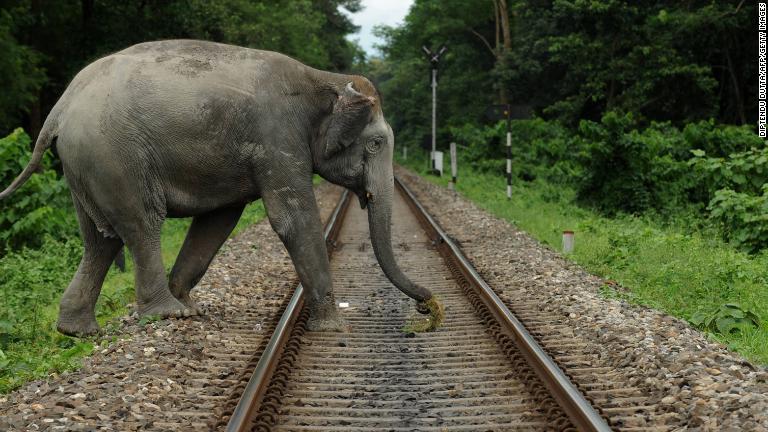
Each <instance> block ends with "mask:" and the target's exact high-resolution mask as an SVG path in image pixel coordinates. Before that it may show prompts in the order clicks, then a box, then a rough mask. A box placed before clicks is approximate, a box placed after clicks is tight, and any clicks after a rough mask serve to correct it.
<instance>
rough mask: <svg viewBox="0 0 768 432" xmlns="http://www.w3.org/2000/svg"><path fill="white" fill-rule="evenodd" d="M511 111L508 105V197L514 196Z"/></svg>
mask: <svg viewBox="0 0 768 432" xmlns="http://www.w3.org/2000/svg"><path fill="white" fill-rule="evenodd" d="M509 111H510V109H509V107H507V199H511V198H512V131H511V129H510V125H509V117H510V112H509Z"/></svg>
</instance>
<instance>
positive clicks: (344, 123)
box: [325, 82, 376, 158]
mask: <svg viewBox="0 0 768 432" xmlns="http://www.w3.org/2000/svg"><path fill="white" fill-rule="evenodd" d="M375 101H376V99H375V98H373V97H370V96H364V95H362V94H361V93H359V92H358V91H357V90H355V89H354V88H353V87H352V83H351V82H350V83H349V84H347V86H346V87H345V88H344V90H342V91H341V93H340V94H339V95H338V98H337V100H336V103H335V104H334V106H333V113H331V116H330V119H329V120H330V121H329V123H328V129H327V132H326V134H325V140H326V141H325V157H326V158H327V157H329V156H331V155H333V154H334V153H336V152H339V151H341V150H343V149H345V148H347V147H349V146H350V145H352V143H353V142H355V140H356V139H357V137H358V136H360V133H361V132H362V131H363V129H364V128H365V125H366V124H368V119H369V118H370V115H371V109H372V107H373V104H374V103H375Z"/></svg>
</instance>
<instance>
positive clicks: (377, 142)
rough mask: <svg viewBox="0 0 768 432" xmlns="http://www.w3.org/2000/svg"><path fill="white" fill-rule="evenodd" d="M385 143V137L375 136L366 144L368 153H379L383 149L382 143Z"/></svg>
mask: <svg viewBox="0 0 768 432" xmlns="http://www.w3.org/2000/svg"><path fill="white" fill-rule="evenodd" d="M383 143H384V137H373V138H371V139H370V140H368V142H367V143H366V144H365V150H366V151H368V153H377V152H378V151H379V150H381V145H382V144H383Z"/></svg>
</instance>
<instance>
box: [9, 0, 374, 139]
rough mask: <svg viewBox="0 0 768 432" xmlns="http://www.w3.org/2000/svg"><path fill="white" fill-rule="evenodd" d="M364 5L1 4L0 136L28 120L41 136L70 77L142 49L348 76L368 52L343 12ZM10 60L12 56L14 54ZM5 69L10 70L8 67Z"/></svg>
mask: <svg viewBox="0 0 768 432" xmlns="http://www.w3.org/2000/svg"><path fill="white" fill-rule="evenodd" d="M340 7H344V8H346V9H348V10H350V11H356V10H359V9H360V1H359V0H317V1H315V0H144V1H140V2H139V1H122V0H59V1H55V2H42V1H40V0H0V14H2V15H0V47H3V48H5V51H4V54H3V57H2V60H0V62H2V61H6V62H7V63H8V64H7V65H5V66H6V67H5V68H3V70H2V71H0V77H3V79H7V80H8V81H9V82H10V83H9V85H7V86H5V88H4V89H8V88H10V89H12V91H11V92H10V94H4V95H3V96H0V133H4V132H7V131H10V130H12V129H13V128H14V127H15V126H17V124H16V123H17V122H18V121H19V120H20V119H22V118H23V119H24V126H25V127H26V128H27V130H29V131H30V132H31V133H32V135H33V136H34V135H36V132H37V130H39V127H40V125H41V123H42V119H43V118H44V117H45V114H46V113H47V112H48V110H50V108H51V107H52V106H53V104H54V103H55V102H56V100H57V99H58V98H59V96H60V95H61V93H62V92H63V91H64V89H65V88H66V85H67V84H68V83H69V81H70V80H71V79H72V77H73V76H74V75H75V74H76V73H77V72H78V71H79V70H80V69H82V68H83V67H84V66H85V65H87V64H88V63H90V62H92V61H93V60H95V59H97V58H99V57H101V56H104V55H106V54H109V53H111V52H115V51H118V50H120V49H123V48H126V47H128V46H130V45H133V44H135V43H139V42H144V41H149V40H157V39H171V38H192V39H206V40H211V41H216V42H224V43H232V44H236V45H242V46H248V47H253V48H260V49H267V50H274V51H279V52H282V53H285V54H288V55H290V56H292V57H295V58H297V59H298V60H300V61H302V62H305V63H307V64H309V65H310V66H313V67H317V68H321V69H331V70H346V69H349V68H350V67H351V66H352V64H353V61H354V60H355V57H356V56H359V53H360V49H359V48H358V47H357V46H356V45H355V44H354V43H353V42H350V41H348V40H346V39H345V37H346V35H347V34H349V33H351V32H353V31H355V30H356V27H355V26H354V25H353V24H352V22H351V21H350V20H349V18H347V17H346V16H345V15H344V14H343V13H341V12H340V11H339V8H340ZM6 53H10V55H7V54H6ZM0 65H2V63H0Z"/></svg>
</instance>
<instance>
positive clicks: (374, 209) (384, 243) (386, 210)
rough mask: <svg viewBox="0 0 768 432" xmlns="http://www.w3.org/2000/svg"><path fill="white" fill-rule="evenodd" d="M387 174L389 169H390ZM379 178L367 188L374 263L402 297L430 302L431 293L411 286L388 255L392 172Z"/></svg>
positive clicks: (392, 258)
mask: <svg viewBox="0 0 768 432" xmlns="http://www.w3.org/2000/svg"><path fill="white" fill-rule="evenodd" d="M390 170H391V168H390ZM388 174H389V175H383V176H381V177H380V178H379V179H377V181H376V182H375V185H376V186H375V187H372V188H369V189H368V191H369V194H370V195H369V201H368V225H369V227H370V232H371V244H372V245H373V252H374V253H375V254H376V259H377V260H378V261H379V265H380V266H381V269H382V270H383V271H384V274H385V275H386V276H387V278H388V279H389V280H390V281H391V282H392V283H393V284H394V285H395V286H396V287H397V288H398V289H399V290H400V291H402V292H403V293H405V295H407V296H408V297H410V298H412V299H414V300H416V301H418V302H420V303H423V302H424V301H426V300H429V299H430V298H432V293H431V292H430V291H429V290H428V289H426V288H424V287H422V286H419V285H416V284H415V283H413V282H411V280H410V279H408V277H407V276H405V274H403V271H402V270H400V267H399V266H398V265H397V262H396V261H395V256H394V254H393V252H392V225H391V223H392V198H393V196H392V195H393V190H394V179H393V177H392V172H391V171H390V172H389V173H388Z"/></svg>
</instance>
